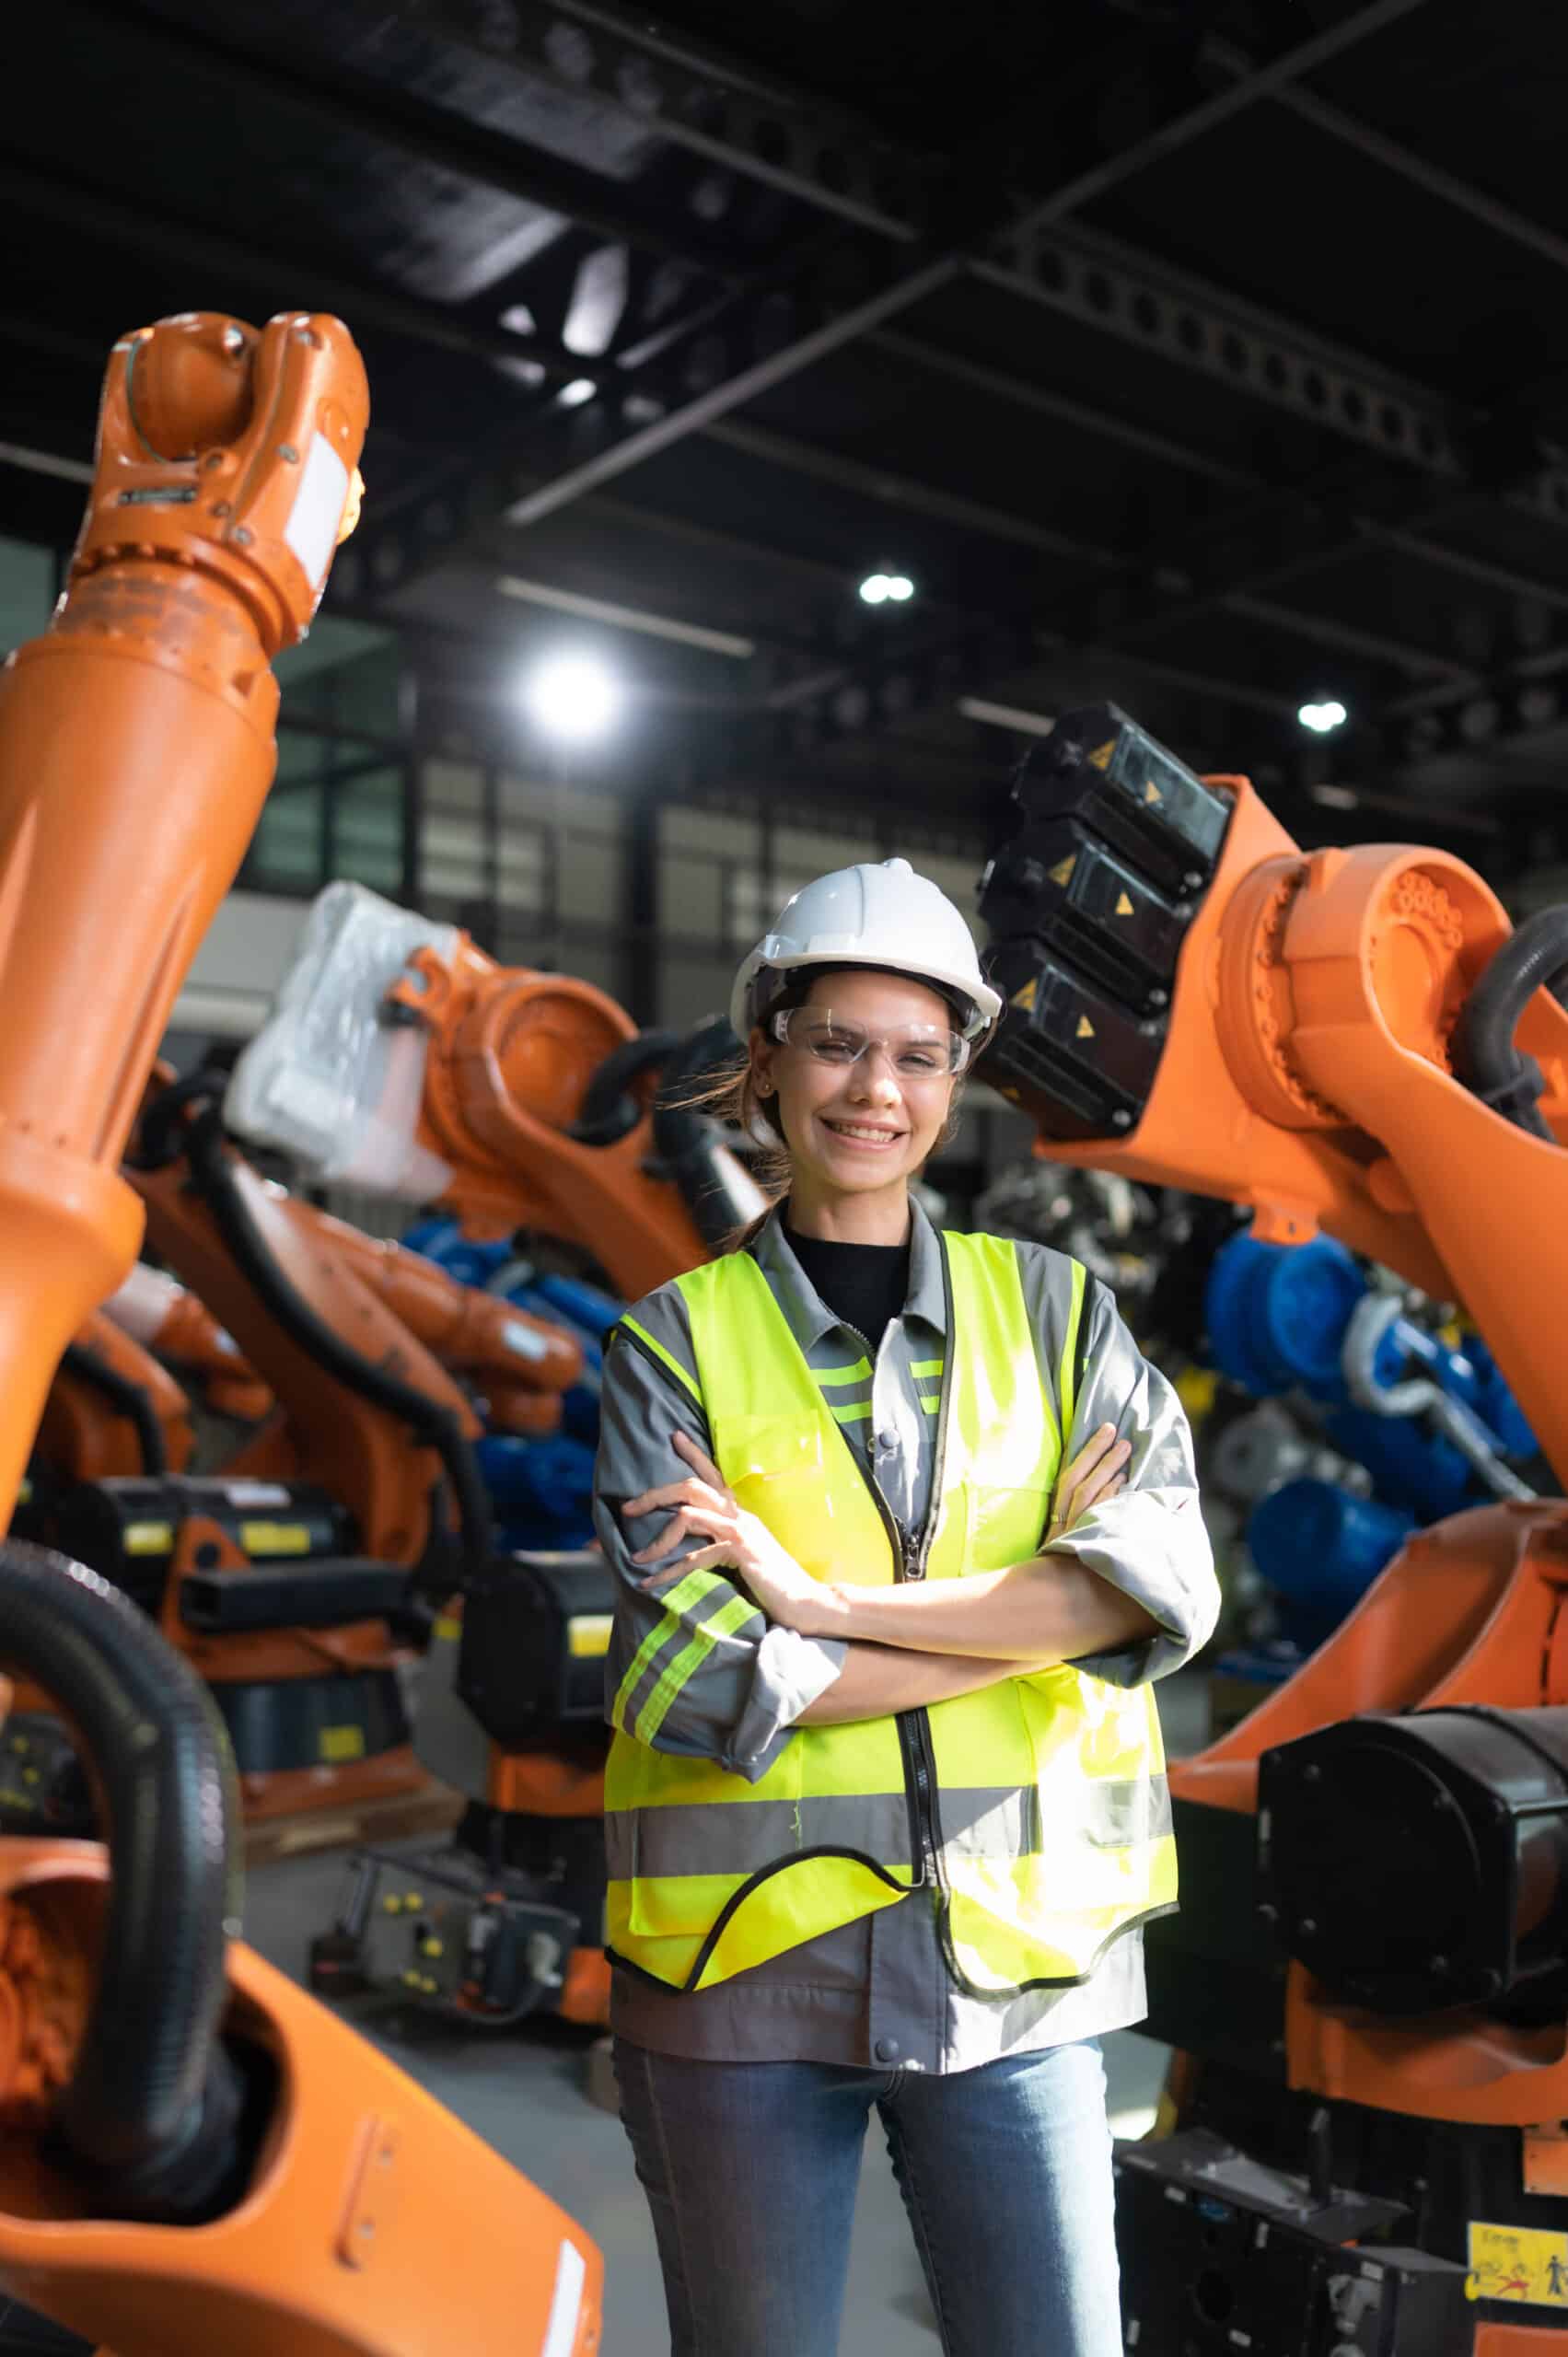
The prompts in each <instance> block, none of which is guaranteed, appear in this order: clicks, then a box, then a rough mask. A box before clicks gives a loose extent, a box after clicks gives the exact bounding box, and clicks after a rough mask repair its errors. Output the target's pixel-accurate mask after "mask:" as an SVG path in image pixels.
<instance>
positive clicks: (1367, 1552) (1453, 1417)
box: [1206, 1236, 1537, 1650]
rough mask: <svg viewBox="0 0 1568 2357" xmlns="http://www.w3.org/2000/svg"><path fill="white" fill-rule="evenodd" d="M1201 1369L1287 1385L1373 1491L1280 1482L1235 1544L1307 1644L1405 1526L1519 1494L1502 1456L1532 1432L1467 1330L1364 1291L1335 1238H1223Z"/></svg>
mask: <svg viewBox="0 0 1568 2357" xmlns="http://www.w3.org/2000/svg"><path fill="white" fill-rule="evenodd" d="M1206 1311H1207V1323H1208V1329H1209V1337H1210V1341H1211V1345H1212V1348H1213V1353H1214V1363H1215V1364H1216V1365H1217V1366H1218V1368H1219V1369H1220V1371H1221V1372H1222V1374H1224V1375H1225V1376H1228V1377H1229V1378H1230V1380H1231V1381H1232V1382H1233V1383H1236V1384H1238V1385H1239V1386H1240V1387H1241V1388H1242V1389H1243V1390H1246V1391H1249V1392H1251V1393H1252V1394H1253V1395H1254V1396H1255V1397H1258V1398H1269V1397H1271V1396H1273V1395H1276V1394H1278V1393H1280V1392H1284V1391H1291V1390H1302V1391H1305V1392H1307V1394H1308V1395H1309V1396H1310V1397H1311V1398H1312V1399H1317V1400H1319V1401H1321V1402H1322V1404H1323V1405H1324V1406H1325V1407H1327V1408H1330V1409H1331V1410H1332V1411H1333V1412H1332V1413H1331V1414H1330V1416H1328V1417H1327V1418H1326V1419H1325V1422H1324V1428H1323V1429H1324V1436H1325V1438H1326V1440H1327V1441H1328V1442H1329V1443H1330V1446H1332V1447H1334V1448H1335V1449H1337V1450H1338V1451H1339V1453H1340V1454H1341V1456H1342V1457H1351V1458H1353V1459H1354V1460H1356V1461H1357V1462H1358V1463H1360V1464H1362V1465H1365V1467H1366V1469H1367V1470H1368V1472H1369V1473H1370V1474H1371V1475H1372V1478H1373V1485H1374V1495H1373V1496H1372V1497H1371V1498H1370V1499H1366V1498H1358V1497H1355V1496H1353V1495H1352V1493H1351V1492H1349V1491H1348V1490H1344V1489H1342V1488H1341V1487H1339V1485H1338V1484H1336V1483H1334V1482H1330V1481H1319V1480H1296V1481H1288V1482H1286V1483H1285V1484H1284V1485H1283V1487H1282V1488H1280V1489H1278V1490H1275V1491H1273V1492H1271V1493H1270V1494H1269V1495H1268V1496H1267V1497H1265V1498H1263V1499H1261V1500H1260V1502H1259V1504H1258V1505H1257V1506H1256V1507H1255V1508H1254V1509H1253V1513H1252V1516H1251V1519H1250V1521H1249V1525H1248V1533H1247V1537H1248V1544H1249V1547H1250V1549H1251V1550H1252V1556H1253V1560H1254V1562H1256V1563H1257V1566H1258V1569H1259V1571H1260V1573H1261V1575H1262V1577H1263V1578H1264V1579H1265V1580H1266V1581H1267V1583H1268V1585H1270V1587H1272V1589H1273V1590H1274V1591H1275V1593H1276V1595H1277V1596H1279V1598H1280V1599H1281V1603H1282V1606H1283V1614H1282V1618H1283V1624H1284V1627H1285V1631H1286V1633H1287V1635H1288V1636H1290V1637H1291V1638H1292V1639H1294V1640H1295V1643H1297V1644H1299V1645H1300V1646H1301V1647H1302V1648H1303V1649H1304V1650H1310V1649H1311V1648H1313V1647H1315V1646H1317V1645H1318V1644H1320V1643H1322V1641H1323V1639H1324V1638H1325V1637H1326V1636H1328V1635H1329V1633H1330V1631H1331V1630H1332V1629H1333V1628H1335V1627H1336V1626H1337V1624H1338V1623H1339V1621H1340V1620H1342V1619H1343V1617H1344V1615H1345V1613H1346V1612H1348V1611H1349V1610H1350V1608H1351V1607H1352V1606H1353V1604H1355V1603H1356V1602H1358V1601H1359V1599H1360V1597H1361V1596H1363V1595H1364V1594H1365V1590H1366V1589H1367V1588H1368V1587H1369V1586H1370V1585H1371V1584H1372V1582H1373V1581H1374V1580H1375V1579H1376V1576H1377V1574H1378V1573H1379V1572H1380V1571H1381V1570H1382V1569H1383V1566H1384V1565H1385V1563H1387V1562H1388V1561H1389V1560H1390V1558H1391V1557H1392V1556H1393V1555H1395V1554H1396V1553H1397V1552H1398V1551H1399V1549H1400V1547H1401V1546H1402V1545H1403V1543H1404V1541H1405V1539H1406V1538H1408V1537H1409V1536H1410V1533H1411V1531H1412V1530H1413V1529H1416V1528H1417V1527H1421V1526H1423V1525H1424V1524H1426V1523H1429V1522H1435V1521H1439V1520H1441V1518H1442V1517H1443V1516H1444V1515H1450V1514H1457V1513H1458V1512H1459V1511H1460V1510H1461V1509H1462V1508H1463V1507H1465V1506H1470V1505H1479V1504H1483V1503H1488V1502H1490V1501H1492V1500H1493V1499H1494V1498H1496V1497H1498V1496H1499V1495H1503V1496H1520V1495H1528V1494H1529V1492H1527V1489H1526V1488H1525V1485H1524V1484H1523V1483H1522V1482H1521V1481H1520V1480H1519V1479H1518V1477H1517V1475H1516V1473H1514V1472H1513V1471H1512V1469H1510V1467H1509V1465H1508V1462H1507V1460H1508V1459H1510V1458H1515V1459H1518V1458H1527V1457H1533V1456H1534V1455H1535V1454H1536V1450H1537V1443H1536V1438H1535V1435H1534V1434H1533V1433H1532V1432H1531V1430H1530V1428H1529V1425H1528V1424H1527V1422H1526V1421H1525V1418H1524V1416H1523V1414H1522V1413H1521V1411H1520V1409H1519V1405H1518V1402H1517V1401H1516V1399H1515V1398H1514V1395H1513V1393H1512V1392H1511V1391H1510V1390H1509V1388H1508V1386H1507V1384H1506V1383H1505V1382H1504V1378H1503V1376H1502V1375H1501V1374H1500V1373H1499V1372H1498V1369H1497V1365H1496V1363H1495V1361H1494V1360H1493V1356H1492V1353H1490V1351H1488V1349H1487V1348H1486V1345H1485V1344H1484V1342H1482V1341H1481V1340H1480V1339H1479V1337H1471V1338H1470V1339H1469V1340H1468V1341H1466V1342H1465V1343H1464V1344H1463V1346H1462V1347H1456V1346H1455V1345H1453V1344H1450V1343H1447V1342H1445V1341H1443V1340H1442V1339H1441V1337H1439V1336H1438V1335H1435V1334H1433V1333H1431V1332H1429V1331H1428V1329H1426V1328H1425V1327H1423V1326H1421V1325H1419V1324H1418V1323H1417V1322H1416V1321H1415V1320H1414V1319H1413V1318H1409V1317H1407V1316H1405V1314H1404V1313H1403V1311H1402V1310H1401V1309H1400V1306H1399V1304H1398V1303H1397V1301H1395V1300H1394V1299H1393V1298H1392V1297H1390V1296H1387V1295H1376V1294H1375V1292H1374V1290H1373V1288H1372V1287H1371V1286H1370V1285H1369V1284H1368V1283H1367V1280H1366V1278H1365V1275H1364V1274H1363V1272H1362V1270H1361V1268H1360V1266H1359V1264H1358V1263H1357V1261H1356V1260H1355V1259H1354V1258H1353V1255H1352V1254H1351V1253H1349V1252H1347V1251H1346V1249H1345V1248H1344V1246H1343V1245H1342V1244H1338V1243H1336V1242H1335V1241H1334V1240H1333V1239H1332V1238H1331V1237H1316V1238H1314V1240H1313V1241H1312V1242H1311V1243H1309V1244H1303V1245H1275V1244H1261V1243H1258V1242H1256V1241H1255V1240H1254V1239H1253V1238H1252V1237H1249V1236H1237V1237H1232V1239H1231V1240H1230V1242H1229V1243H1228V1244H1226V1245H1225V1246H1224V1247H1223V1248H1221V1250H1220V1251H1219V1252H1218V1253H1217V1254H1216V1255H1215V1259H1214V1267H1213V1269H1212V1271H1210V1276H1209V1284H1208V1293H1207V1300H1206Z"/></svg>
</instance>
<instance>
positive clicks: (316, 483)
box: [284, 434, 348, 589]
mask: <svg viewBox="0 0 1568 2357" xmlns="http://www.w3.org/2000/svg"><path fill="white" fill-rule="evenodd" d="M347 502H348V469H347V468H346V467H345V466H344V464H343V460H342V459H340V458H339V456H338V454H337V452H336V451H335V450H334V449H333V447H332V446H331V443H330V442H329V441H328V439H327V437H326V435H324V434H317V435H312V437H311V442H310V448H309V450H308V453H307V456H306V460H305V470H304V472H303V473H302V474H301V476H300V478H299V489H298V490H297V491H296V493H295V495H294V506H293V509H292V511H291V512H290V515H289V519H288V522H287V524H286V525H285V527H284V539H285V540H286V541H287V542H288V545H289V547H290V548H291V549H292V550H293V551H294V553H295V555H296V557H297V558H298V559H299V562H300V563H301V564H302V565H303V566H304V567H305V571H306V573H307V575H308V577H309V582H310V586H311V587H312V589H319V587H320V586H321V584H322V582H323V581H324V580H325V579H326V576H327V567H328V565H329V564H331V561H332V551H333V550H334V549H335V548H336V547H337V544H338V526H339V525H340V524H341V523H342V522H343V508H344V506H345V505H347Z"/></svg>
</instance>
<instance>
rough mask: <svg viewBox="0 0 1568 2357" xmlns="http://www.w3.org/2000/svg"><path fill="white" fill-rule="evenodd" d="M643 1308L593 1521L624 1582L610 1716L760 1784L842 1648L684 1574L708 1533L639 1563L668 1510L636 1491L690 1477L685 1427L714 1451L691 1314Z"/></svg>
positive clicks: (628, 1353)
mask: <svg viewBox="0 0 1568 2357" xmlns="http://www.w3.org/2000/svg"><path fill="white" fill-rule="evenodd" d="M632 1316H633V1318H634V1319H635V1321H636V1324H637V1327H638V1328H639V1329H640V1330H641V1332H642V1334H643V1335H645V1337H646V1338H647V1339H646V1341H642V1342H640V1341H636V1340H633V1337H632V1336H631V1335H629V1334H628V1333H627V1332H626V1331H625V1329H619V1330H618V1331H617V1333H616V1336H615V1339H614V1341H613V1342H612V1344H611V1347H610V1352H609V1354H608V1356H607V1358H606V1360H605V1368H604V1385H603V1390H602V1393H601V1396H600V1426H599V1447H598V1463H597V1466H596V1468H595V1476H594V1527H595V1530H596V1532H597V1534H598V1542H599V1545H600V1546H601V1548H602V1549H603V1550H604V1554H605V1559H606V1561H607V1562H608V1563H609V1564H610V1569H611V1571H612V1572H613V1573H614V1575H615V1580H616V1608H615V1623H614V1628H613V1631H612V1632H611V1636H610V1652H609V1655H608V1656H607V1659H606V1665H605V1715H606V1717H607V1718H608V1719H609V1720H610V1724H611V1725H612V1726H615V1727H618V1728H619V1729H620V1730H621V1733H622V1734H624V1735H628V1736H633V1737H635V1739H636V1740H637V1741H638V1742H639V1743H646V1744H649V1745H651V1746H652V1747H653V1748H654V1749H655V1750H656V1751H671V1752H678V1753H681V1754H683V1755H684V1756H685V1757H687V1758H689V1759H715V1760H717V1762H718V1763H719V1765H720V1766H721V1767H722V1768H726V1769H728V1770H729V1771H731V1772H732V1773H734V1774H736V1775H740V1776H744V1777H746V1778H747V1779H748V1781H749V1782H753V1783H755V1782H756V1781H757V1780H758V1778H759V1777H761V1776H763V1775H765V1774H766V1772H767V1771H768V1770H769V1769H770V1768H771V1767H772V1764H773V1762H774V1760H775V1759H777V1758H778V1756H779V1754H780V1752H781V1751H782V1750H783V1749H784V1746H785V1745H786V1744H787V1742H788V1741H789V1738H790V1734H791V1731H792V1729H793V1726H794V1723H795V1721H796V1719H798V1718H799V1716H800V1714H801V1713H802V1712H803V1711H805V1710H807V1708H808V1707H809V1705H810V1704H811V1703H812V1702H814V1701H816V1700H817V1698H818V1696H819V1694H821V1693H824V1692H825V1691H826V1689H828V1688H829V1687H830V1685H831V1684H832V1683H833V1680H834V1679H835V1678H837V1676H838V1674H839V1671H840V1669H841V1668H842V1665H843V1656H844V1647H843V1645H842V1643H836V1642H832V1641H819V1640H817V1639H815V1638H811V1637H802V1636H800V1635H798V1634H797V1633H796V1631H794V1630H793V1629H779V1628H774V1627H772V1625H771V1624H770V1622H769V1621H768V1620H767V1618H766V1616H765V1615H764V1614H763V1613H762V1612H761V1610H760V1609H759V1608H758V1607H757V1606H756V1605H755V1604H753V1603H752V1601H751V1599H750V1597H749V1596H748V1595H747V1594H746V1592H745V1590H744V1589H743V1588H741V1587H739V1586H738V1585H737V1584H736V1582H735V1581H734V1580H733V1579H732V1578H731V1577H730V1576H729V1575H728V1574H727V1573H725V1572H723V1571H709V1570H705V1569H704V1570H701V1571H695V1572H683V1571H682V1570H681V1564H682V1562H684V1560H685V1558H686V1557H687V1556H689V1555H691V1554H692V1553H694V1552H695V1551H696V1550H698V1549H699V1548H701V1547H702V1546H703V1544H704V1543H705V1542H704V1541H703V1539H702V1538H699V1537H697V1536H695V1535H689V1536H687V1537H686V1538H682V1539H681V1540H680V1541H679V1543H678V1544H677V1545H676V1546H675V1547H674V1548H672V1549H671V1550H670V1551H669V1553H668V1555H666V1556H662V1557H660V1558H658V1559H657V1560H656V1561H655V1562H652V1563H634V1562H633V1561H632V1557H633V1553H635V1552H636V1551H637V1550H639V1549H641V1548H644V1547H646V1546H649V1545H651V1544H652V1543H653V1541H654V1540H655V1539H656V1538H657V1536H658V1534H659V1532H660V1530H661V1529H662V1528H663V1527H665V1525H666V1523H667V1522H668V1513H669V1510H668V1508H657V1509H656V1510H655V1511H654V1512H653V1513H652V1514H649V1515H639V1516H638V1517H637V1519H636V1520H635V1521H633V1522H628V1520H627V1519H626V1516H625V1515H624V1513H623V1511H622V1509H623V1508H624V1506H625V1504H626V1501H627V1499H628V1498H634V1497H638V1496H640V1495H641V1494H642V1493H643V1492H645V1491H646V1490H653V1489H658V1488H661V1487H663V1486H664V1485H665V1484H667V1483H668V1482H672V1481H681V1480H685V1479H686V1478H687V1477H688V1475H689V1474H690V1473H691V1467H690V1466H689V1465H688V1464H687V1463H686V1462H685V1460H684V1458H682V1457H680V1456H679V1454H678V1453H677V1451H676V1448H675V1445H674V1443H675V1434H677V1433H678V1432H683V1433H686V1434H688V1435H689V1436H690V1437H691V1439H692V1440H694V1441H695V1442H696V1443H697V1445H698V1446H699V1447H700V1448H703V1449H705V1450H707V1451H708V1452H709V1453H710V1454H711V1453H712V1448H713V1442H712V1438H711V1435H710V1434H709V1431H708V1422H707V1418H706V1416H705V1415H704V1414H703V1406H702V1401H701V1399H699V1398H698V1396H697V1395H696V1392H695V1388H694V1387H693V1385H692V1383H691V1375H690V1359H689V1352H688V1349H687V1348H686V1347H685V1337H684V1333H683V1330H682V1329H683V1323H684V1321H683V1320H682V1319H681V1318H679V1314H678V1313H677V1312H675V1311H674V1310H673V1309H672V1307H671V1306H668V1305H667V1304H666V1303H665V1302H664V1301H663V1299H662V1296H661V1295H652V1296H650V1298H649V1300H648V1301H647V1302H646V1303H639V1304H638V1305H637V1307H636V1309H635V1310H634V1311H633V1313H632Z"/></svg>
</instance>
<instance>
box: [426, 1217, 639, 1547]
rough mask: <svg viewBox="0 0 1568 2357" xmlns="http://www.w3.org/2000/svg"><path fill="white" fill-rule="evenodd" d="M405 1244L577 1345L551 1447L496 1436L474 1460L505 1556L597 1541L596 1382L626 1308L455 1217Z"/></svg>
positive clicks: (430, 1222)
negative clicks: (579, 1367) (577, 1360)
mask: <svg viewBox="0 0 1568 2357" xmlns="http://www.w3.org/2000/svg"><path fill="white" fill-rule="evenodd" d="M402 1241H403V1243H404V1244H405V1245H407V1247H408V1248H409V1249H410V1251H412V1252H422V1253H423V1254H424V1257H425V1259H426V1260H434V1261H435V1262H436V1266H437V1267H438V1268H441V1269H444V1270H445V1271H446V1272H447V1275H448V1276H449V1277H456V1278H457V1280H458V1282H459V1284H465V1285H476V1286H478V1287H479V1288H480V1289H481V1290H482V1292H485V1293H495V1294H499V1295H501V1296H502V1297H503V1299H505V1300H506V1301H510V1302H512V1303H514V1304H515V1305H516V1306H517V1308H518V1309H521V1310H525V1311H526V1312H527V1313H528V1316H529V1317H530V1318H545V1319H547V1320H549V1321H550V1322H552V1323H553V1324H555V1325H557V1326H564V1327H566V1328H567V1329H569V1330H570V1332H571V1333H572V1335H573V1337H574V1339H575V1341H577V1342H578V1343H580V1344H581V1346H582V1353H583V1373H582V1376H581V1379H580V1380H579V1381H578V1382H576V1383H575V1384H574V1385H573V1386H572V1387H571V1389H570V1390H569V1391H567V1392H565V1393H564V1394H563V1397H562V1402H561V1430H560V1432H559V1433H558V1434H553V1435H552V1437H551V1438H549V1439H543V1440H526V1439H523V1438H521V1437H519V1436H518V1435H517V1434H511V1433H493V1434H489V1435H488V1436H487V1437H486V1438H485V1439H483V1440H482V1441H481V1442H480V1444H479V1451H478V1454H479V1461H480V1467H481V1470H482V1473H483V1476H484V1480H485V1483H486V1486H487V1487H488V1489H489V1491H490V1494H491V1498H492V1500H493V1501H494V1506H495V1511H496V1519H497V1524H498V1527H499V1536H500V1538H501V1542H502V1544H503V1545H504V1546H505V1547H508V1548H530V1549H531V1548H542V1549H561V1550H570V1549H572V1548H576V1547H586V1546H587V1544H588V1542H589V1540H590V1539H591V1538H592V1537H593V1517H592V1513H591V1510H590V1509H591V1499H592V1493H593V1468H594V1452H595V1450H596V1449H597V1448H598V1396H599V1382H600V1377H601V1375H602V1373H603V1368H604V1344H605V1338H606V1336H607V1335H608V1334H609V1332H610V1328H611V1327H612V1326H613V1325H614V1324H615V1322H616V1320H617V1319H618V1318H620V1316H621V1308H622V1306H623V1305H622V1304H621V1303H620V1302H618V1301H617V1300H615V1299H614V1297H613V1295H610V1294H607V1293H601V1292H600V1290H599V1288H598V1286H597V1285H589V1284H584V1283H582V1282H581V1281H580V1280H579V1279H578V1278H575V1277H563V1276H556V1275H552V1274H551V1273H549V1272H548V1271H538V1270H536V1269H534V1267H533V1266H532V1264H531V1263H530V1262H528V1261H527V1260H520V1259H519V1258H518V1256H517V1253H516V1251H514V1249H513V1248H512V1246H511V1245H510V1244H509V1243H505V1242H502V1243H498V1244H482V1243H476V1242H475V1241H474V1240H473V1238H472V1237H466V1236H464V1234H463V1232H462V1230H461V1228H460V1227H459V1225H458V1222H457V1221H456V1220H455V1219H439V1218H436V1219H425V1220H420V1221H419V1222H418V1223H417V1224H416V1225H414V1226H413V1227H412V1228H410V1229H409V1231H408V1233H407V1235H406V1236H404V1237H403V1238H402Z"/></svg>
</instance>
